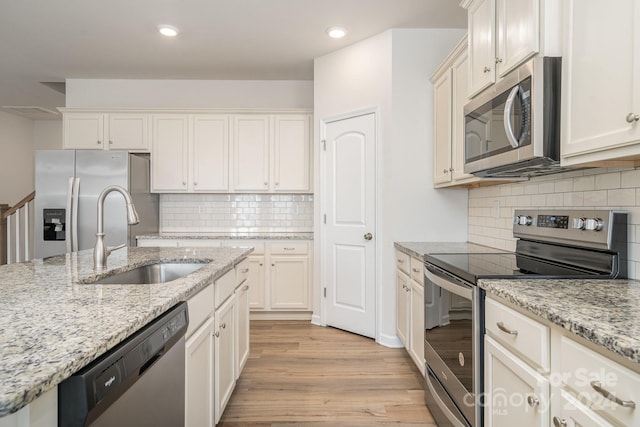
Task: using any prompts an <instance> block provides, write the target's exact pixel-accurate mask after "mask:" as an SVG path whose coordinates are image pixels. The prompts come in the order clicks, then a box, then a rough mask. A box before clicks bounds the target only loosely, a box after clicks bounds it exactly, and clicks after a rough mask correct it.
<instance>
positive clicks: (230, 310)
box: [214, 295, 236, 424]
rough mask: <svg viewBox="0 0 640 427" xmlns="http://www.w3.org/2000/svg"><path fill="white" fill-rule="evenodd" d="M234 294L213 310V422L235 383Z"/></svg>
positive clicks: (222, 409) (227, 400) (227, 399)
mask: <svg viewBox="0 0 640 427" xmlns="http://www.w3.org/2000/svg"><path fill="white" fill-rule="evenodd" d="M235 308H236V301H235V296H234V295H232V296H231V297H229V298H228V299H227V301H226V302H225V303H224V304H222V305H221V306H220V307H219V308H218V309H217V310H216V312H215V315H214V319H215V322H214V324H215V333H214V335H215V337H216V342H215V350H214V354H215V357H214V360H215V370H214V383H215V399H214V401H215V422H216V424H217V423H218V421H220V417H221V416H222V412H223V411H224V408H225V407H226V406H227V403H228V402H229V398H230V397H231V393H233V388H234V387H235V385H236V374H235V342H234V338H235V337H234V335H235V333H234V328H235Z"/></svg>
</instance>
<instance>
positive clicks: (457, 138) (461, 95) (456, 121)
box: [451, 50, 477, 181]
mask: <svg viewBox="0 0 640 427" xmlns="http://www.w3.org/2000/svg"><path fill="white" fill-rule="evenodd" d="M451 73H452V79H451V102H452V103H451V111H452V114H451V164H452V166H453V172H452V175H453V177H452V178H453V181H460V180H470V179H474V180H476V179H477V178H476V177H475V176H473V175H472V174H470V173H465V172H464V141H465V135H464V106H465V104H466V103H467V102H468V101H469V61H468V56H467V51H466V50H464V51H462V52H461V53H460V55H459V56H458V57H457V58H456V59H455V60H454V62H453V65H452V67H451Z"/></svg>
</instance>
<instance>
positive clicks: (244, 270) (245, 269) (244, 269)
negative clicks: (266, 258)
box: [240, 264, 262, 274]
mask: <svg viewBox="0 0 640 427" xmlns="http://www.w3.org/2000/svg"><path fill="white" fill-rule="evenodd" d="M260 265H262V264H260ZM248 272H249V269H248V268H243V269H242V270H240V273H242V274H244V273H248Z"/></svg>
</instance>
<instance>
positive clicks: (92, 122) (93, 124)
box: [64, 113, 105, 150]
mask: <svg viewBox="0 0 640 427" xmlns="http://www.w3.org/2000/svg"><path fill="white" fill-rule="evenodd" d="M104 147H105V141H104V114H99V113H95V114H94V113H92V114H87V113H65V114H64V148H77V149H83V150H103V149H104Z"/></svg>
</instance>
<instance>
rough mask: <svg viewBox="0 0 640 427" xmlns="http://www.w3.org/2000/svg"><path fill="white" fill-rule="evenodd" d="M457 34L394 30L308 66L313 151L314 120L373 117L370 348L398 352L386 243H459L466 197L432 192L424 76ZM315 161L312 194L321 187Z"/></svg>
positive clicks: (429, 111) (392, 272)
mask: <svg viewBox="0 0 640 427" xmlns="http://www.w3.org/2000/svg"><path fill="white" fill-rule="evenodd" d="M463 34H464V31H463V30H422V29H420V30H418V29H394V30H389V31H386V32H384V33H382V34H379V35H377V36H374V37H372V38H370V39H367V40H365V41H362V42H360V43H356V44H354V45H352V46H349V47H347V48H344V49H341V50H339V51H337V52H334V53H331V54H328V55H326V56H323V57H320V58H316V60H315V64H314V114H315V123H314V129H315V141H316V144H315V146H316V147H319V133H318V132H319V128H320V123H321V121H322V120H326V119H327V118H331V117H335V116H339V115H344V114H347V113H349V112H353V111H358V110H362V109H368V108H374V109H376V110H377V112H378V130H379V133H378V146H379V150H378V161H377V163H378V191H377V192H378V199H377V204H378V211H377V222H378V229H377V230H376V233H377V236H376V241H377V246H376V248H377V264H378V265H377V276H378V278H377V280H378V293H377V301H378V307H377V316H378V332H377V340H378V342H380V343H382V344H385V345H397V344H398V340H397V338H396V332H395V261H394V260H395V257H394V248H393V242H394V241H421V240H422V241H424V240H432V241H437V240H446V241H456V240H457V241H465V240H466V238H467V229H466V224H467V219H466V214H467V192H466V190H453V191H452V190H448V191H446V192H445V191H440V190H434V189H433V180H432V176H433V174H432V163H433V161H432V158H433V157H432V154H433V153H432V151H433V149H432V142H431V141H432V136H433V123H432V121H433V119H432V117H433V114H432V97H433V95H432V90H431V87H432V85H431V83H430V82H429V76H430V74H431V73H432V72H433V71H434V70H435V68H436V67H437V66H438V64H439V63H440V62H441V61H442V60H443V59H444V57H445V56H446V55H447V54H448V53H449V51H450V50H451V49H452V48H453V46H454V45H455V44H456V43H457V42H458V41H459V40H460V38H462V36H463ZM318 154H319V153H318V152H317V153H316V156H315V157H316V167H315V171H316V179H315V182H316V186H318V185H319V183H320V182H321V181H320V176H319V173H320V172H319V169H320V168H319V155H318ZM319 190H320V188H318V187H317V188H316V192H315V197H316V206H317V209H316V218H315V219H316V221H315V223H316V224H320V221H319V219H320V216H319V215H320V212H321V207H322V203H323V202H322V200H321V194H320V193H319ZM317 227H318V228H317V229H316V231H317V232H319V231H320V228H319V227H320V226H319V225H318V226H317ZM318 235H319V234H318ZM315 245H316V246H315V253H316V254H320V253H321V252H320V242H319V241H318V239H316V243H315ZM317 265H320V264H317ZM318 274H319V273H317V274H316V289H315V294H314V296H315V297H314V318H316V319H317V316H318V313H319V312H320V307H319V303H318V304H315V303H316V302H317V301H319V296H320V285H319V283H320V282H319V276H318ZM320 317H322V316H320Z"/></svg>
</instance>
